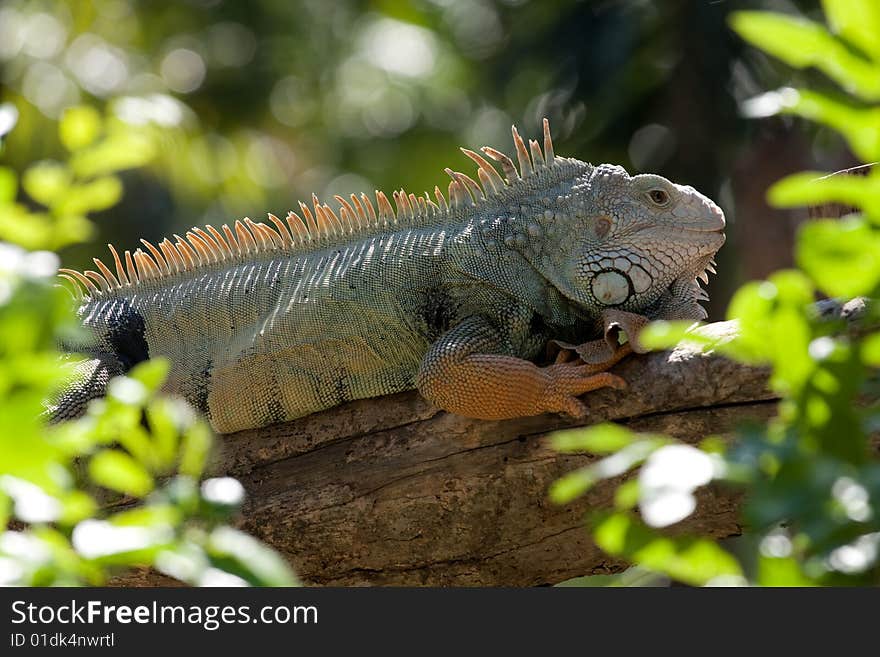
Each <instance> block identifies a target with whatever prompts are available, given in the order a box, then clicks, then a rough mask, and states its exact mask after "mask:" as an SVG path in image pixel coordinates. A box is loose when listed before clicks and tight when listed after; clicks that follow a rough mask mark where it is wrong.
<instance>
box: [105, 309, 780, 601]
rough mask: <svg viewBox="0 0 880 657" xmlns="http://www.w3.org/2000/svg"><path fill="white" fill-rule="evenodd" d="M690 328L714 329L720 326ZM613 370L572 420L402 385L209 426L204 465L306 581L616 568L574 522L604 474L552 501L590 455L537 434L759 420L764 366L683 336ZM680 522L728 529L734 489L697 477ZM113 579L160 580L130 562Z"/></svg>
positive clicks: (508, 581) (511, 576)
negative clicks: (482, 408) (521, 413)
mask: <svg viewBox="0 0 880 657" xmlns="http://www.w3.org/2000/svg"><path fill="white" fill-rule="evenodd" d="M704 330H707V331H709V332H711V333H713V334H716V335H718V336H723V335H729V334H730V333H731V331H733V330H735V327H733V326H732V324H731V323H729V322H722V323H717V324H711V325H709V326H707V327H705V328H704ZM614 371H616V372H617V373H618V374H620V375H621V376H623V377H624V378H625V379H626V380H627V381H628V382H629V389H628V390H625V391H616V390H601V391H597V392H593V393H590V394H588V395H587V396H586V398H585V401H586V403H587V405H588V407H589V409H590V414H589V417H588V419H587V420H582V421H576V420H571V419H566V418H563V417H561V416H557V415H544V416H539V417H531V418H521V419H516V420H509V421H500V422H489V421H480V420H470V419H467V418H463V417H459V416H455V415H451V414H448V413H445V412H443V411H439V410H438V409H436V408H434V407H433V406H431V405H430V404H429V403H428V402H427V401H425V400H424V399H422V398H421V397H420V396H419V395H418V394H416V393H404V394H400V395H394V396H389V397H386V398H382V399H370V400H362V401H358V402H354V403H351V404H347V405H345V406H341V407H338V408H334V409H331V410H329V411H326V412H323V413H317V414H315V415H311V416H309V417H305V418H302V419H300V420H297V421H295V422H290V423H287V424H281V425H277V426H272V427H268V428H263V429H259V430H254V431H243V432H239V433H236V434H231V435H227V436H224V437H222V439H221V443H222V448H221V452H220V454H219V455H218V458H217V459H216V460H215V462H214V464H213V466H212V473H213V474H215V475H217V474H229V475H232V476H235V477H237V478H238V479H239V480H240V481H241V482H242V483H243V484H244V486H245V488H246V490H247V492H248V502H247V504H246V507H245V509H244V513H243V514H242V517H241V519H240V522H239V525H240V526H241V527H242V528H243V529H245V530H246V531H248V532H250V533H252V534H254V535H255V536H257V537H259V538H261V539H263V540H265V541H267V542H268V543H269V544H270V545H272V546H273V547H275V548H276V549H277V550H279V551H280V552H281V553H283V554H284V555H285V556H286V557H287V558H288V559H289V561H290V563H291V564H292V565H293V567H294V569H295V570H296V572H297V573H298V575H299V576H300V577H301V578H302V579H303V580H304V581H305V582H308V583H311V584H317V585H367V584H369V585H441V586H449V585H464V586H470V585H491V586H526V585H542V584H553V583H557V582H560V581H562V580H565V579H568V578H570V577H574V576H578V575H585V574H597V573H607V572H611V571H615V570H619V569H620V568H621V566H622V564H621V563H619V562H617V561H615V560H614V559H612V558H610V557H608V556H607V555H606V554H604V553H603V552H602V551H601V550H599V549H598V548H597V547H596V546H595V545H594V544H593V543H592V542H591V540H590V538H589V536H588V534H587V532H586V530H585V529H584V524H583V517H584V513H585V511H586V510H587V509H588V508H591V507H595V506H597V505H601V504H606V503H608V502H609V500H610V496H611V494H612V492H613V488H614V483H615V482H607V483H606V484H604V485H600V486H597V487H596V488H595V489H594V490H593V491H591V493H590V494H589V495H587V496H586V497H585V498H584V499H582V500H580V501H579V502H578V503H575V504H571V505H568V506H564V507H559V506H556V505H554V504H552V503H551V502H550V501H549V500H548V499H547V489H548V486H549V485H550V484H551V483H552V482H553V481H554V480H555V479H557V478H558V477H560V476H561V475H562V474H564V473H566V472H569V471H571V470H572V469H574V468H576V467H579V466H581V465H584V464H586V463H588V462H590V461H591V460H592V459H593V458H595V457H593V456H590V455H560V454H557V453H556V452H554V451H553V450H552V449H551V448H550V446H549V441H548V440H547V436H548V434H550V433H552V432H553V431H555V430H557V429H562V428H567V427H574V426H582V425H588V424H593V423H596V422H600V421H604V420H614V421H617V422H621V423H623V424H625V425H627V426H629V427H631V428H633V429H636V430H639V431H660V432H666V433H669V434H671V435H673V436H675V437H677V438H680V439H682V440H684V441H687V442H691V443H693V442H696V441H698V440H700V439H701V438H703V437H704V436H706V435H707V434H719V433H720V434H724V433H727V432H730V431H732V430H733V429H734V428H735V426H736V425H737V424H738V423H740V422H742V421H744V420H749V419H751V420H760V421H763V420H765V419H766V418H768V417H769V416H771V415H772V414H773V413H774V412H775V407H776V404H775V399H774V395H773V394H772V393H771V392H769V391H768V390H767V388H766V381H767V371H766V370H764V369H762V368H754V367H747V366H745V365H741V364H738V363H734V362H732V361H729V360H727V359H726V358H723V357H721V356H718V355H714V354H702V353H700V352H699V351H698V350H696V349H694V348H692V347H688V346H687V345H681V346H679V347H677V348H676V349H674V350H673V351H671V352H658V353H652V354H648V355H645V356H634V357H633V356H631V357H629V358H628V359H627V360H625V361H624V362H623V363H621V364H620V365H618V366H617V367H616V368H615V370H614ZM681 528H682V529H691V530H698V531H699V532H701V533H704V534H707V535H710V536H715V537H719V538H721V537H726V536H731V535H735V534H737V533H739V531H740V526H739V524H738V518H737V499H736V495H735V494H734V493H732V492H730V491H724V490H722V489H720V488H717V487H709V488H708V489H707V490H704V491H703V492H702V495H701V504H700V505H699V509H698V511H697V512H696V513H694V514H693V515H692V516H691V517H690V518H688V519H687V520H686V521H684V522H682V523H681ZM117 583H119V584H128V585H143V584H156V583H168V581H167V580H164V579H163V578H161V577H159V576H157V575H156V574H154V573H149V572H141V573H136V574H132V575H129V576H127V577H124V578H121V579H119V580H118V581H117Z"/></svg>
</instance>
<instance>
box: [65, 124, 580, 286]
mask: <svg viewBox="0 0 880 657" xmlns="http://www.w3.org/2000/svg"><path fill="white" fill-rule="evenodd" d="M543 128H544V149H543V151H542V150H541V145H540V144H539V143H538V142H537V141H535V140H534V139H530V140H529V144H528V148H527V147H526V144H525V142H524V141H523V138H522V137H521V136H520V134H519V132H518V131H517V129H516V126H512V127H511V133H512V135H513V143H514V147H515V149H516V157H517V161H518V163H519V169H517V166H516V164H514V162H513V160H512V159H511V158H510V157H508V156H507V155H505V154H504V153H502V152H500V151H498V150H496V149H494V148H490V147H489V146H484V147H482V148H481V150H482V151H483V152H484V153H485V154H486V155H488V156H489V157H490V158H491V159H492V160H494V161H496V162H498V163H499V165H500V166H501V170H502V171H503V173H504V176H505V177H504V178H502V177H501V175H499V173H498V171H497V170H496V169H495V167H493V166H492V165H491V164H490V163H489V162H488V161H487V160H486V159H485V158H484V157H482V156H481V155H479V154H478V153H475V152H474V151H471V150H468V149H466V148H461V151H462V152H463V153H464V154H465V155H466V156H467V157H469V158H470V159H471V160H473V161H474V162H475V163H476V165H477V178H478V179H479V182H477V181H475V180H474V179H473V178H471V177H470V176H468V175H466V174H464V173H461V172H459V171H453V170H452V169H449V168H447V169H445V171H446V173H447V174H448V175H449V177H450V178H451V179H452V180H451V181H450V182H449V187H448V190H447V196H448V201H447V198H446V197H445V196H444V195H443V192H441V191H440V188H439V187H437V186H435V187H434V196H435V198H436V203H435V202H434V201H433V200H432V199H431V197H430V194H429V193H428V192H425V193H424V195H423V196H416V195H415V194H412V193H407V192H406V191H405V190H403V189H400V190H399V191H398V190H395V191H394V192H392V198H393V199H394V205H395V206H396V210H395V208H394V207H393V206H392V205H391V203H390V201H389V200H388V197H387V196H386V195H385V193H384V192H381V191H379V190H376V192H375V195H376V207H374V205H373V202H372V201H371V200H370V198H369V197H368V196H367V195H366V194H361V195H360V197H358V196H357V195H355V194H351V195H350V197H349V199H350V201H349V200H348V199H345V198H344V197H342V196H339V195H337V196H335V197H334V198H335V199H336V201H337V202H338V203H339V207H338V208H337V210H336V211H334V210H333V208H331V207H330V206H329V205H328V204H327V203H322V202H321V201H320V200H319V199H318V197H317V195H315V194H312V207H311V208H310V207H309V206H308V205H306V204H305V203H303V202H302V201H300V202H299V206H300V211H301V213H302V215H300V214H297V213H296V212H293V211H290V212H288V214H287V218H286V219H287V223H286V225H285V223H284V222H282V221H281V220H280V219H279V218H278V217H276V216H275V215H274V214H272V213H269V214H268V217H269V220H270V221H271V222H272V223H273V224H274V226H275V227H274V228H273V227H271V226H269V225H268V224H265V223H263V222H255V221H252V220H251V219H250V218H248V217H245V218H244V219H241V220H236V221H235V223H234V224H233V227H230V226H229V225H227V224H223V225H222V226H220V230H218V229H216V228H214V227H213V226H211V225H210V224H207V225H206V226H205V228H198V227H193V228H192V229H191V230H189V231H187V233H186V234H185V237H181V236H180V235H177V234H174V235H173V237H174V239H175V240H176V242H172V241H171V240H170V239H168V238H167V237H166V238H165V239H164V240H162V241H161V242H159V244H158V247H157V246H156V245H154V244H152V243H150V242H148V241H147V240H145V239H142V240H141V243H142V244H143V245H144V247H145V248H146V249H147V250H146V251H144V250H142V249H140V248H138V249H137V250H135V251H134V253H132V252H131V251H125V252H124V255H123V256H122V257H120V255H119V253H118V251H117V250H116V248H115V247H114V246H113V245H112V244H108V245H107V246H108V247H109V249H110V253H111V255H112V256H113V264H114V266H115V270H116V271H115V273H114V271H113V270H112V269H111V268H110V267H108V266H107V265H106V264H104V262H102V261H101V260H100V259H99V258H94V259H93V260H94V263H95V266H96V267H97V269H98V271H94V270H85V271H82V272H80V271H76V270H73V269H66V268H65V269H59V276H61V277H62V278H65V279H67V280H68V281H70V282H71V283H72V284H73V290H72V291H73V292H74V296H75V297H76V299H77V300H78V301H82V302H87V301H89V300H90V299H93V298H98V297H101V296H103V295H105V294H108V293H113V292H116V291H119V290H123V289H126V288H130V287H132V286H137V285H140V284H141V283H142V282H146V281H154V280H161V279H164V278H167V277H170V276H175V275H177V274H182V273H184V272H191V271H193V270H196V269H199V268H202V267H208V266H211V265H214V264H217V263H225V262H234V261H240V260H245V259H249V258H253V257H254V256H255V255H258V254H264V253H274V252H277V251H288V252H291V253H297V252H302V251H306V250H310V249H312V248H315V247H326V246H331V245H332V244H334V243H336V242H337V241H340V240H348V239H350V238H351V237H352V236H364V235H368V234H370V233H372V232H375V231H377V230H384V229H387V228H388V227H403V226H407V225H412V226H418V225H424V224H427V223H433V222H435V221H443V220H446V219H447V218H450V217H452V216H454V215H455V214H456V213H457V212H458V211H459V210H461V209H464V208H470V207H474V206H478V205H481V204H483V203H485V202H486V201H487V199H489V198H490V197H493V196H494V197H504V196H508V195H510V194H511V192H512V191H514V189H515V187H516V185H517V184H518V183H519V182H520V181H522V180H523V179H526V178H529V177H531V176H536V175H537V176H540V175H546V174H548V173H549V172H550V171H551V170H553V169H558V168H560V167H561V166H562V165H563V164H564V163H565V162H567V158H558V157H556V156H555V154H554V151H553V141H552V139H551V137H550V124H549V121H548V120H547V119H544V121H543ZM123 263H124V264H123Z"/></svg>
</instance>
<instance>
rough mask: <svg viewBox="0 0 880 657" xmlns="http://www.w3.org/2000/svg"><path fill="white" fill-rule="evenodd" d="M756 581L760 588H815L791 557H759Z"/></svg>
mask: <svg viewBox="0 0 880 657" xmlns="http://www.w3.org/2000/svg"><path fill="white" fill-rule="evenodd" d="M757 579H758V583H759V584H761V586H815V583H814V582H813V580H811V579H810V578H809V577H807V576H806V575H805V574H804V573H803V571H802V570H801V567H800V565H799V564H798V562H797V561H796V560H795V559H793V558H791V557H769V556H765V555H761V556H760V557H759V559H758V578H757Z"/></svg>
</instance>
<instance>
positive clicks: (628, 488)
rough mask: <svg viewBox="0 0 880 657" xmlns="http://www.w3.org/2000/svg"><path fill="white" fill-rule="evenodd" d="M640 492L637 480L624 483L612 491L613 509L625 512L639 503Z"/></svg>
mask: <svg viewBox="0 0 880 657" xmlns="http://www.w3.org/2000/svg"><path fill="white" fill-rule="evenodd" d="M640 492H641V489H640V486H639V480H638V479H629V480H627V481H624V482H623V483H622V484H620V485H619V486H618V487H617V490H615V491H614V508H615V509H617V510H618V511H627V510H629V509H632V508H634V507H635V505H636V504H638V503H639V494H640Z"/></svg>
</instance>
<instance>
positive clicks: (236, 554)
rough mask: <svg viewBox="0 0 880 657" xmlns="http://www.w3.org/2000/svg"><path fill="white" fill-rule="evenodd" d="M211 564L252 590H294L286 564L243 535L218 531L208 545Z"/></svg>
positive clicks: (222, 530)
mask: <svg viewBox="0 0 880 657" xmlns="http://www.w3.org/2000/svg"><path fill="white" fill-rule="evenodd" d="M208 552H209V554H210V555H211V561H212V562H214V563H215V564H218V565H220V566H221V567H222V569H223V570H225V571H227V572H231V573H233V574H237V575H239V576H240V577H242V578H243V579H245V580H247V581H248V582H250V583H251V584H252V585H255V586H298V584H299V582H298V581H297V579H296V577H294V575H293V573H292V572H291V571H290V568H289V567H288V565H287V563H286V562H285V561H284V559H282V558H281V557H280V556H279V555H278V554H277V553H275V552H274V551H272V550H270V549H269V548H267V547H266V546H265V545H263V544H262V543H260V542H259V541H257V540H256V539H254V538H253V537H251V536H248V535H247V534H245V533H244V532H241V531H239V530H237V529H233V528H232V527H218V528H217V529H215V530H214V531H213V532H211V536H210V539H209V542H208Z"/></svg>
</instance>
